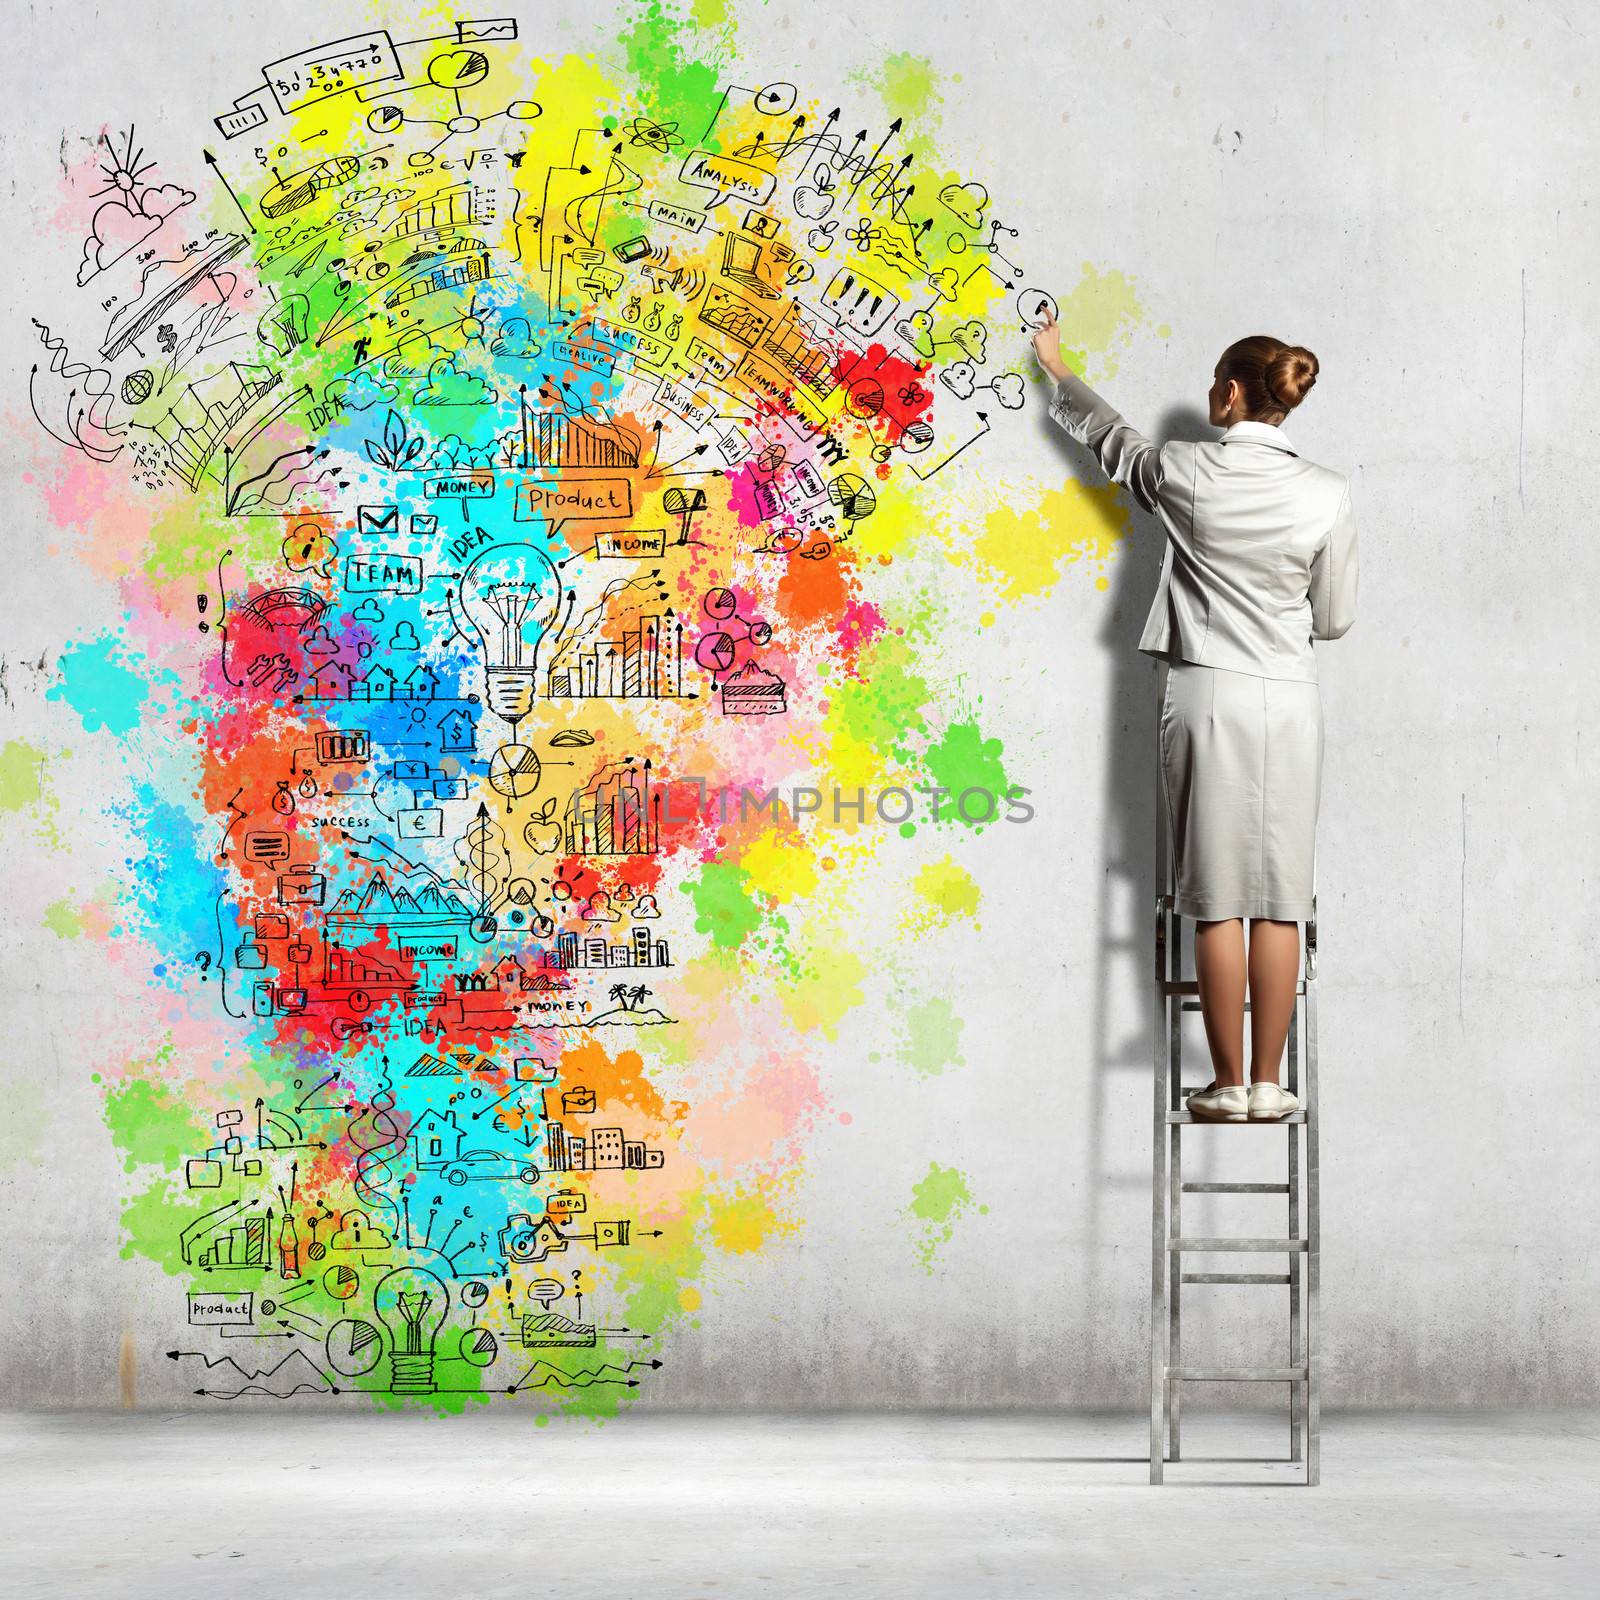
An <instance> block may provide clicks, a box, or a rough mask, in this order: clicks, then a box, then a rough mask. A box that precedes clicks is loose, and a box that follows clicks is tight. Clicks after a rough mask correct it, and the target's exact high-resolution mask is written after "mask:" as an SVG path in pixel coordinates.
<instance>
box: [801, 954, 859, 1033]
mask: <svg viewBox="0 0 1600 1600" xmlns="http://www.w3.org/2000/svg"><path fill="white" fill-rule="evenodd" d="M866 975H867V968H866V963H865V962H863V961H862V960H861V958H860V957H859V956H858V955H856V954H855V953H854V952H853V951H850V950H844V949H835V950H830V951H829V952H828V953H827V957H826V963H825V964H824V965H822V966H818V967H812V968H809V969H808V970H807V971H806V972H804V973H802V974H801V975H800V977H798V978H797V979H795V980H794V982H793V983H792V984H790V985H788V986H787V988H786V992H785V993H784V994H783V996H782V999H783V1009H784V1011H785V1012H786V1013H787V1014H788V1017H789V1020H790V1021H791V1022H792V1023H793V1024H794V1025H795V1027H796V1028H799V1029H800V1030H802V1031H804V1032H809V1031H810V1030H811V1029H813V1028H816V1029H820V1030H821V1032H823V1033H824V1034H826V1035H827V1036H828V1037H829V1038H830V1039H831V1038H832V1037H833V1035H834V1032H835V1030H836V1029H837V1028H838V1026H839V1024H840V1022H842V1021H843V1020H844V1016H845V1013H846V1012H848V1011H850V1010H852V1009H853V1008H854V1007H856V1006H858V1005H860V1004H861V1002H862V1000H863V998H864V996H863V995H862V992H861V980H862V979H863V978H864V977H866Z"/></svg>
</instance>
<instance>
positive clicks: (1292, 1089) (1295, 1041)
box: [1288, 1000, 1305, 1461]
mask: <svg viewBox="0 0 1600 1600" xmlns="http://www.w3.org/2000/svg"><path fill="white" fill-rule="evenodd" d="M1299 1034H1300V1003H1299V1001H1298V1000H1296V1002H1295V1009H1294V1010H1293V1011H1292V1012H1290V1014H1289V1062H1288V1068H1289V1070H1288V1078H1289V1093H1290V1094H1299V1092H1300V1061H1299V1049H1298V1046H1299V1042H1300V1041H1299ZM1288 1134H1289V1237H1290V1238H1291V1239H1297V1238H1299V1236H1300V1128H1299V1125H1298V1124H1297V1123H1293V1122H1291V1123H1289V1124H1288ZM1300 1333H1301V1324H1300V1257H1299V1255H1298V1254H1296V1253H1291V1255H1290V1257H1289V1365H1290V1366H1291V1367H1298V1366H1299V1365H1300ZM1304 1399H1305V1390H1304V1387H1303V1386H1302V1385H1301V1384H1299V1383H1291V1384H1290V1385H1289V1459H1290V1460H1291V1461H1298V1460H1299V1459H1300V1432H1301V1429H1302V1427H1303V1425H1304V1419H1303V1417H1302V1415H1301V1412H1302V1409H1303V1402H1304Z"/></svg>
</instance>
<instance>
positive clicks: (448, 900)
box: [333, 871, 472, 921]
mask: <svg viewBox="0 0 1600 1600" xmlns="http://www.w3.org/2000/svg"><path fill="white" fill-rule="evenodd" d="M333 909H334V910H335V911H336V912H343V913H344V914H345V915H346V916H354V917H452V918H458V919H463V920H466V921H471V919H472V911H471V909H470V908H469V907H467V906H465V905H463V904H462V902H461V901H459V900H457V899H456V897H455V896H454V895H450V894H445V893H444V892H443V891H442V890H441V889H440V888H439V887H438V886H437V885H436V884H432V883H430V884H428V885H427V887H426V888H424V889H423V890H422V891H421V892H420V893H418V894H413V893H412V892H411V891H410V890H409V889H408V888H406V887H405V885H404V884H401V883H396V884H393V885H391V884H390V882H389V881H388V879H387V878H385V877H384V875H383V873H382V872H381V871H379V872H374V873H373V874H372V876H371V877H370V878H368V879H367V881H366V883H365V885H364V886H362V887H361V888H359V889H346V890H345V891H344V893H343V894H341V895H340V896H339V898H338V899H337V900H336V901H335V902H334V906H333Z"/></svg>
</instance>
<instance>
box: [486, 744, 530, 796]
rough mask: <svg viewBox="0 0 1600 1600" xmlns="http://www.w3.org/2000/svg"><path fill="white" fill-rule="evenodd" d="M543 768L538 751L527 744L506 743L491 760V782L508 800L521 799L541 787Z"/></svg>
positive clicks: (497, 791) (496, 791)
mask: <svg viewBox="0 0 1600 1600" xmlns="http://www.w3.org/2000/svg"><path fill="white" fill-rule="evenodd" d="M542 775H543V769H542V768H541V766H540V764H539V756H538V753H537V752H536V751H534V750H530V749H529V748H528V746H527V745H525V744H505V745H501V747H500V748H499V749H498V750H496V751H495V753H494V755H493V757H492V758H491V759H490V762H489V784H490V787H491V788H493V790H494V791H495V793H496V794H503V795H505V797H506V798H507V799H508V800H521V799H524V798H526V797H527V796H528V795H530V794H532V793H533V792H534V790H535V789H537V788H538V787H539V779H540V777H541V776H542Z"/></svg>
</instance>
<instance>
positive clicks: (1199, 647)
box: [1140, 421, 1355, 679]
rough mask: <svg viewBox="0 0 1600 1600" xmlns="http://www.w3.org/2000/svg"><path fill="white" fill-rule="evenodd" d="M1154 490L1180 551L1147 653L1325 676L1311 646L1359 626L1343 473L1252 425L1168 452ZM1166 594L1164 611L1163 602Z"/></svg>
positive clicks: (1172, 446)
mask: <svg viewBox="0 0 1600 1600" xmlns="http://www.w3.org/2000/svg"><path fill="white" fill-rule="evenodd" d="M1156 488H1157V495H1156V500H1157V503H1156V505H1155V506H1154V507H1153V509H1154V510H1156V512H1157V513H1158V515H1159V516H1160V517H1161V520H1162V522H1163V523H1164V524H1165V525H1166V529H1167V534H1168V540H1169V544H1170V547H1171V549H1172V552H1173V554H1172V561H1171V573H1170V578H1169V581H1168V582H1166V583H1165V584H1164V585H1163V588H1164V589H1165V590H1166V591H1167V593H1166V595H1165V599H1166V606H1165V607H1164V608H1163V609H1164V610H1165V611H1166V612H1167V613H1168V615H1167V616H1165V617H1163V616H1161V615H1160V614H1159V613H1158V612H1155V611H1153V616H1154V618H1155V630H1154V633H1155V637H1153V638H1152V639H1150V640H1148V641H1146V640H1141V641H1140V648H1141V649H1147V650H1149V651H1150V653H1152V654H1155V653H1161V654H1166V653H1168V651H1171V653H1173V654H1176V655H1177V656H1178V657H1179V658H1180V659H1182V660H1185V661H1198V662H1202V663H1205V664H1207V665H1210V666H1219V667H1228V668H1231V669H1232V670H1234V671H1240V672H1255V673H1260V674H1261V675H1262V676H1265V677H1275V678H1300V679H1315V677H1316V675H1317V670H1316V658H1315V656H1314V654H1313V651H1312V646H1311V641H1312V640H1313V639H1314V638H1324V639H1326V638H1336V637H1338V635H1339V634H1341V633H1343V632H1344V631H1345V630H1346V629H1347V628H1348V627H1349V626H1350V623H1351V622H1352V621H1353V620H1354V602H1355V564H1354V527H1353V523H1352V522H1351V520H1350V486H1349V483H1348V481H1347V480H1346V479H1345V477H1344V476H1343V475H1342V474H1341V473H1338V472H1334V471H1332V470H1331V469H1329V468H1327V467H1320V466H1318V465H1317V464H1316V463H1315V462H1312V461H1307V460H1305V459H1304V458H1303V457H1302V456H1300V455H1298V454H1297V453H1296V452H1295V449H1294V447H1293V445H1292V444H1291V443H1290V442H1289V440H1288V438H1287V437H1286V436H1285V435H1284V433H1283V432H1282V430H1281V429H1279V428H1277V427H1273V426H1271V425H1270V424H1267V423H1261V422H1249V421H1245V422H1236V423H1234V424H1233V426H1232V427H1230V428H1229V429H1228V430H1227V432H1226V433H1224V435H1223V436H1222V438H1221V439H1219V440H1216V441H1215V442H1212V443H1205V444H1191V443H1187V442H1173V443H1169V444H1166V445H1163V446H1162V447H1161V450H1160V479H1159V483H1158V484H1157V486H1156ZM1347 524H1348V527H1347ZM1347 533H1348V536H1349V537H1348V539H1347V538H1346V534H1347ZM1336 540H1337V541H1338V543H1339V545H1340V552H1341V554H1340V557H1339V558H1338V559H1337V560H1336V558H1335V555H1334V549H1333V546H1334V543H1335V541H1336ZM1347 544H1348V546H1349V548H1348V550H1346V549H1345V546H1346V545H1347ZM1335 566H1337V568H1338V571H1339V573H1340V575H1341V576H1342V578H1343V580H1344V581H1343V583H1342V584H1341V585H1339V586H1335V585H1333V584H1332V581H1331V580H1332V579H1333V577H1334V572H1335ZM1156 598H1157V603H1158V606H1159V605H1160V602H1161V601H1162V600H1163V596H1162V595H1160V594H1158V595H1157V597H1156ZM1147 631H1148V630H1147ZM1163 634H1164V635H1165V637H1164V638H1163V637H1162V635H1163ZM1174 647H1175V648H1174Z"/></svg>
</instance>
